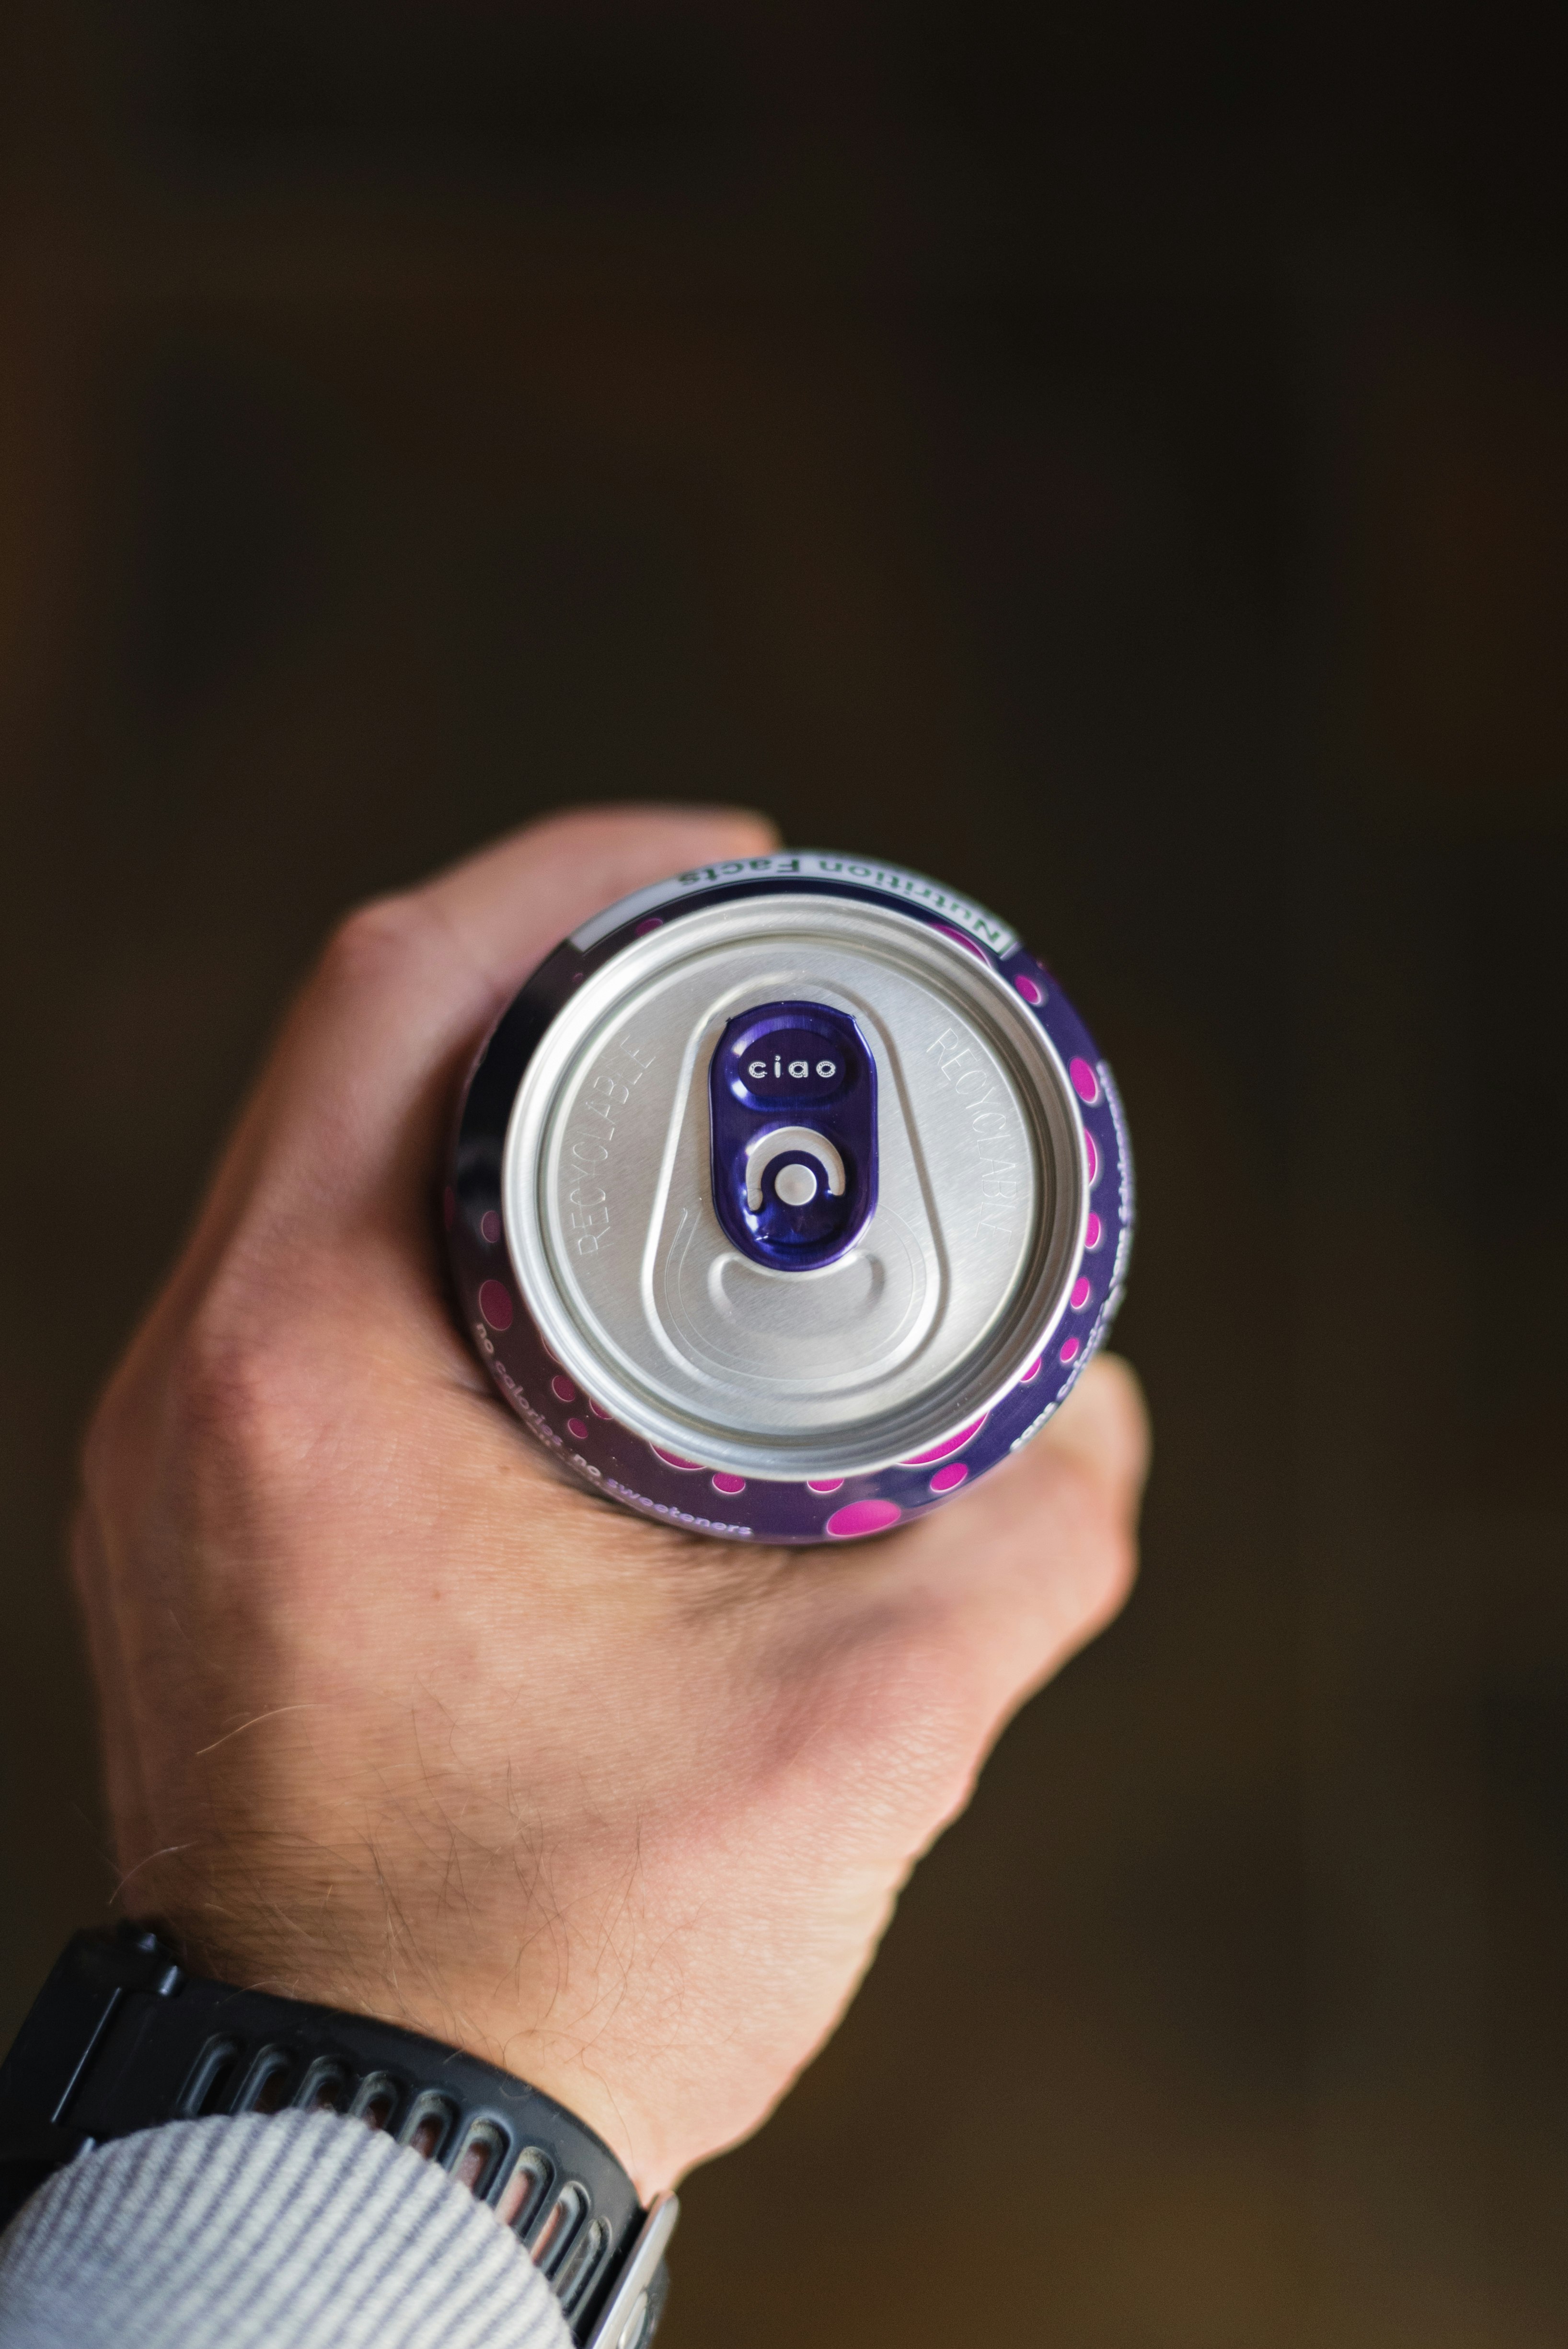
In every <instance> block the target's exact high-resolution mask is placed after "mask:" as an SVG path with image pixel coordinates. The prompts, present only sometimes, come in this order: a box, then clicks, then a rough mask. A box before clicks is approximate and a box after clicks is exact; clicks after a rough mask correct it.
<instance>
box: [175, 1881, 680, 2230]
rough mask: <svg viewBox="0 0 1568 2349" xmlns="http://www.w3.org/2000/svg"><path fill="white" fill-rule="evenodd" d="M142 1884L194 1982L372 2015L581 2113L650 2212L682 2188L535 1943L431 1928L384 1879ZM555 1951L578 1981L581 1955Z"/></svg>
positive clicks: (459, 1928) (456, 1921)
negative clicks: (663, 2196)
mask: <svg viewBox="0 0 1568 2349" xmlns="http://www.w3.org/2000/svg"><path fill="white" fill-rule="evenodd" d="M237 1878H238V1880H236V1879H237ZM142 1885H143V1878H140V1877H139V1878H138V1879H137V1890H138V1893H139V1898H137V1899H136V1900H135V1901H134V1902H133V1903H132V1904H130V1905H131V1906H132V1907H133V1908H134V1909H135V1911H136V1913H137V1918H138V1920H140V1923H141V1930H149V1929H150V1930H156V1931H157V1932H158V1933H159V1934H160V1936H161V1937H162V1938H164V1939H165V1940H167V1941H168V1943H169V1944H170V1947H171V1948H172V1949H173V1950H174V1951H176V1953H177V1954H178V1956H179V1957H180V1959H181V1962H182V1963H183V1964H184V1965H185V1966H187V1967H188V1968H190V1969H191V1971H193V1972H196V1973H200V1974H201V1975H203V1976H206V1977H209V1978H211V1980H214V1981H218V1982H230V1983H232V1984H235V1985H236V1986H238V1987H240V1988H242V1989H245V1990H253V1991H259V1992H267V1993H270V1994H271V1995H272V1996H273V1997H277V1998H286V1999H293V2000H297V2001H301V2002H304V2003H306V2004H309V2005H312V2006H319V2007H325V2008H330V2009H333V2010H335V2011H336V2012H338V2013H344V2014H350V2015H360V2016H364V2017H366V2019H367V2020H371V2021H375V2022H377V2023H387V2024H389V2025H391V2026H393V2027H394V2028H396V2029H398V2030H402V2031H407V2032H413V2033H418V2034H419V2035H420V2036H421V2037H424V2038H426V2039H430V2040H434V2041H438V2042H439V2043H440V2044H442V2045H443V2046H447V2047H451V2048H454V2049H456V2050H457V2051H458V2052H459V2053H460V2054H464V2055H469V2056H472V2057H473V2058H474V2059H475V2060H476V2061H478V2062H480V2063H482V2064H492V2065H494V2066H495V2067H496V2068H497V2069H499V2070H500V2071H503V2072H506V2073H509V2074H510V2075H512V2076H513V2077H514V2078H517V2079H519V2080H522V2081H526V2082H527V2083H528V2085H530V2086H531V2087H534V2088H537V2089H538V2090H540V2091H541V2093H542V2094H543V2095H547V2096H550V2097H552V2099H554V2101H555V2102H556V2103H558V2104H560V2105H562V2106H565V2107H566V2109H567V2110H568V2111H570V2112H573V2113H574V2114H576V2116H578V2117H579V2118H580V2119H581V2120H582V2121H583V2122H584V2123H585V2124H586V2126H587V2127H589V2128H591V2129H593V2132H594V2133H595V2135H596V2136H598V2137H602V2138H603V2141H604V2143H605V2144H606V2145H607V2146H608V2147H610V2149H611V2151H612V2152H613V2153H614V2156H615V2158H616V2159H617V2160H618V2161H620V2162H621V2163H622V2165H623V2166H624V2168H625V2169H626V2170H627V2172H628V2174H629V2175H630V2176H631V2177H632V2178H633V2180H634V2184H635V2186H636V2189H637V2191H638V2193H639V2194H640V2195H641V2196H642V2197H643V2198H644V2199H647V2198H648V2197H649V2196H650V2195H652V2194H655V2193H657V2192H659V2191H662V2190H664V2189H667V2188H668V2187H669V2186H671V2185H672V2184H673V2183H674V2176H673V2171H672V2168H671V2165H669V2164H668V2163H667V2162H660V2161H659V2160H658V2158H656V2155H655V2156H652V2157H650V2150H649V2142H648V2140H649V2133H648V2132H647V2131H646V2130H644V2129H640V2128H638V2127H637V2126H636V2125H635V2105H634V2099H633V2096H632V2095H631V2093H630V2090H629V2087H628V2085H627V2084H626V2083H624V2082H623V2081H622V2080H620V2079H618V2078H617V2077H616V2076H615V2075H614V2071H613V2070H612V2068H611V2066H610V2064H609V2063H608V2062H607V2054H608V2051H607V2049H606V2047H605V2046H604V2044H603V2039H602V2038H601V2039H600V2040H598V2041H596V2042H595V2041H593V2040H592V2039H591V2037H590V2034H589V2033H587V2032H585V2031H583V2030H581V2029H578V2030H573V2029H572V2028H570V2027H568V2026H567V2023H566V2020H565V2018H566V2016H567V2015H568V2014H569V2013H570V2012H571V2010H570V2007H569V2005H568V2003H567V2002H565V2001H563V2000H562V1998H561V1997H560V1995H559V1992H558V1990H557V1991H556V1992H555V1994H553V1995H552V1989H551V1988H550V1987H549V1986H542V1985H540V1984H539V1983H538V1982H536V1981H535V1980H534V1979H533V1974H532V1970H531V1968H530V1967H528V1966H527V1965H526V1964H525V1962H524V1958H525V1955H526V1951H525V1949H524V1948H523V1946H522V1945H521V1936H518V1937H516V1938H514V1940H513V1942H512V1945H511V1948H510V1949H509V1948H506V1947H502V1946H500V1944H499V1939H498V1940H493V1941H487V1940H485V1939H484V1938H482V1937H481V1936H480V1934H479V1933H478V1932H477V1931H476V1930H475V1928H474V1925H473V1922H472V1920H471V1919H470V1918H469V1917H467V1916H464V1915H463V1914H461V1913H453V1914H449V1915H448V1916H447V1917H446V1918H445V1919H444V1920H441V1922H440V1923H439V1925H438V1924H436V1923H435V1922H433V1921H432V1920H421V1919H420V1918H419V1917H418V1915H417V1914H414V1913H411V1912H410V1910H409V1909H408V1908H407V1906H406V1904H405V1903H404V1902H402V1901H400V1900H399V1899H397V1897H396V1894H395V1893H394V1891H393V1889H392V1888H391V1887H390V1886H389V1885H388V1884H387V1883H386V1881H385V1880H384V1879H381V1878H377V1882H376V1884H375V1886H374V1887H369V1888H366V1887H363V1886H353V1885H350V1884H348V1883H346V1882H345V1881H343V1880H341V1879H337V1880H335V1881H333V1882H331V1883H329V1884H328V1885H326V1886H325V1887H324V1888H315V1887H313V1888H311V1889H308V1890H307V1889H305V1888H304V1887H301V1886H300V1885H298V1884H297V1883H294V1884H289V1885H286V1886H285V1885H279V1884H277V1883H275V1882H274V1883H273V1884H270V1885H269V1886H268V1887H267V1888H266V1889H265V1891H264V1893H263V1890H262V1888H261V1887H260V1886H259V1885H258V1883H257V1880H256V1878H255V1877H254V1875H253V1873H251V1872H249V1871H246V1872H243V1874H241V1872H240V1871H237V1870H234V1869H220V1870H214V1869H209V1870H208V1871H206V1872H205V1873H204V1875H203V1878H202V1880H201V1883H200V1885H196V1884H193V1883H192V1881H191V1870H190V1869H189V1868H181V1876H180V1880H179V1882H178V1887H177V1886H176V1883H175V1882H174V1881H173V1880H170V1878H167V1877H166V1878H163V1879H162V1881H161V1882H157V1881H155V1882H154V1883H153V1884H151V1885H150V1886H148V1887H147V1889H145V1890H143V1889H142ZM551 1948H552V1955H553V1956H556V1957H557V1959H558V1971H559V1973H560V1975H562V1976H564V1975H566V1974H567V1972H568V1971H569V1968H570V1953H569V1952H566V1953H564V1954H562V1953H560V1952H559V1951H557V1949H556V1945H555V1944H554V1942H553V1941H552V1943H551Z"/></svg>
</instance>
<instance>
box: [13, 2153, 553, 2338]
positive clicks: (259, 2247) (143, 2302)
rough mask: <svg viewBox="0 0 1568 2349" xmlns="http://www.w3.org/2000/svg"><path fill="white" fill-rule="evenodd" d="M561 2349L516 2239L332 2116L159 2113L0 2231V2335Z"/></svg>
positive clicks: (90, 2157)
mask: <svg viewBox="0 0 1568 2349" xmlns="http://www.w3.org/2000/svg"><path fill="white" fill-rule="evenodd" d="M436 2340H438V2341H439V2342H440V2343H441V2344H442V2349H571V2339H570V2335H569V2333H568V2332H567V2329H566V2324H565V2322H564V2320H563V2318H562V2314H561V2312H560V2309H559V2307H558V2306H557V2304H556V2302H555V2298H554V2295H553V2293H552V2292H551V2290H550V2287H549V2285H548V2284H547V2283H546V2282H545V2281H544V2278H543V2277H542V2275H541V2274H540V2272H539V2271H538V2269H537V2268H536V2267H535V2266H534V2264H533V2262H532V2261H531V2259H530V2258H529V2256H528V2253H527V2252H526V2251H524V2250H523V2248H522V2246H521V2244H520V2243H519V2242H518V2240H517V2239H516V2237H515V2236H513V2235H512V2234H511V2233H510V2232H509V2231H508V2230H506V2229H505V2228H503V2227H502V2226H500V2224H499V2223H498V2221H497V2220H495V2219H494V2218H492V2216H491V2215H490V2211H489V2210H487V2209H484V2207H483V2206H482V2205H481V2204H480V2203H477V2202H475V2200H474V2199H473V2197H472V2196H471V2195H470V2194H469V2192H468V2190H467V2189H466V2188H464V2187H462V2186H459V2185H457V2184H455V2183H454V2181H453V2180H452V2179H451V2178H448V2177H447V2176H446V2175H445V2174H444V2172H442V2171H441V2170H438V2169H436V2168H432V2167H431V2165H430V2164H429V2163H428V2162H425V2161H421V2160H420V2158H419V2157H418V2154H416V2153H413V2152H411V2151H409V2150H408V2148H407V2147H403V2146H397V2145H394V2144H393V2143H392V2142H391V2141H390V2139H389V2138H387V2137H385V2136H382V2135H380V2134H378V2133H377V2132H375V2131H372V2130H370V2129H367V2128H366V2127H364V2125H363V2124H362V2123H361V2122H359V2121H356V2120H346V2119H344V2118H342V2117H340V2116H338V2115H337V2114H335V2113H294V2112H290V2113H274V2114H267V2115H262V2114H255V2113H249V2114H243V2115H240V2116H236V2117H234V2118H231V2119H211V2120H197V2121H167V2122H165V2123H163V2125H162V2126H161V2127H158V2128H151V2129H143V2130H141V2131H140V2132H139V2134H138V2135H136V2136H135V2137H121V2138H119V2139H118V2140H117V2141H116V2142H115V2143H114V2144H112V2145H105V2146H100V2147H97V2148H96V2149H95V2150H94V2151H93V2152H91V2153H84V2154H81V2155H79V2156H78V2157H77V2159H76V2160H75V2161H74V2162H72V2163H71V2164H70V2166H69V2168H66V2169H62V2170H60V2171H58V2172H57V2174H56V2175H55V2176H54V2177H53V2178H49V2179H47V2180H46V2183H45V2184H44V2185H43V2186H41V2187H40V2188H39V2189H38V2191H37V2192H36V2194H35V2195H34V2196H33V2197H32V2199H31V2200H30V2201H28V2202H27V2203H26V2204H25V2205H24V2207H23V2209H21V2210H20V2211H19V2212H18V2213H17V2216H16V2218H15V2220H13V2222H12V2224H11V2226H10V2227H9V2228H8V2229H7V2230H6V2232H5V2235H4V2237H0V2349H60V2344H63V2343H70V2344H73V2349H212V2344H214V2343H222V2349H427V2344H429V2343H430V2342H432V2341H436Z"/></svg>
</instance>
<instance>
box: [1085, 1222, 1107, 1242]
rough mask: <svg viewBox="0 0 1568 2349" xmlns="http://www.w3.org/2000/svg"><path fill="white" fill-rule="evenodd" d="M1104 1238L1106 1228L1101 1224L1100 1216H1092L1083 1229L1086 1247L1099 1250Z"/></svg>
mask: <svg viewBox="0 0 1568 2349" xmlns="http://www.w3.org/2000/svg"><path fill="white" fill-rule="evenodd" d="M1104 1237H1105V1226H1104V1225H1103V1224H1102V1223H1101V1222H1100V1220H1099V1216H1090V1217H1089V1219H1088V1223H1087V1224H1086V1225H1085V1226H1084V1227H1083V1244H1084V1246H1085V1247H1086V1248H1097V1247H1099V1244H1100V1241H1101V1240H1102V1239H1103V1238H1104Z"/></svg>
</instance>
